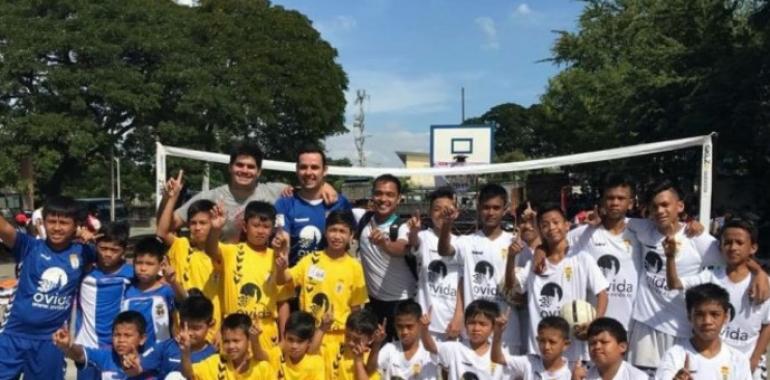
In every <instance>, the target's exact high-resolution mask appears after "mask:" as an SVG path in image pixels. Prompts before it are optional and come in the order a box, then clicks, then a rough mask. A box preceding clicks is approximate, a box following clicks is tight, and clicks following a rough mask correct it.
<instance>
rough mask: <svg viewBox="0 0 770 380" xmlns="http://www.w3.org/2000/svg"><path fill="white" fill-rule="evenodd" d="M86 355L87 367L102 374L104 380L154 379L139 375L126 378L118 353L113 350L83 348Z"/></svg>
mask: <svg viewBox="0 0 770 380" xmlns="http://www.w3.org/2000/svg"><path fill="white" fill-rule="evenodd" d="M83 351H85V353H86V364H85V365H86V367H93V368H96V369H97V370H99V372H101V375H100V378H101V379H102V380H124V379H128V380H144V379H152V378H153V377H152V376H149V375H145V374H142V375H139V376H134V377H128V376H126V374H125V372H123V367H122V365H121V364H122V362H123V360H122V359H121V358H120V355H118V353H117V352H115V351H113V350H112V349H104V348H103V349H98V348H88V347H86V348H83Z"/></svg>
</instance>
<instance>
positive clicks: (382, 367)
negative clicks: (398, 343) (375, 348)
mask: <svg viewBox="0 0 770 380" xmlns="http://www.w3.org/2000/svg"><path fill="white" fill-rule="evenodd" d="M396 354H397V352H396V350H395V349H394V346H393V343H386V344H385V346H384V347H382V349H381V350H380V352H379V354H377V370H378V371H379V373H380V375H381V376H385V375H387V373H386V372H387V370H388V364H389V363H390V358H392V357H395V356H396Z"/></svg>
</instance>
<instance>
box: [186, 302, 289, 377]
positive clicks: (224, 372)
mask: <svg viewBox="0 0 770 380" xmlns="http://www.w3.org/2000/svg"><path fill="white" fill-rule="evenodd" d="M221 333H222V352H220V353H219V354H215V355H211V356H209V357H208V358H207V359H206V360H204V361H202V362H200V363H198V364H196V365H195V367H194V368H193V367H192V366H184V365H183V366H182V375H183V376H184V377H185V378H186V379H190V380H274V379H275V378H276V375H275V371H274V370H273V368H272V367H271V366H270V364H269V363H268V362H266V361H257V360H256V359H254V358H252V357H251V356H250V355H249V346H251V347H256V346H258V345H259V338H258V335H259V334H257V333H256V331H255V330H254V328H253V327H252V324H251V319H250V318H249V316H248V315H246V314H240V313H235V314H230V315H228V316H227V317H226V318H225V319H224V320H223V321H222V332H221ZM180 347H181V348H182V363H185V362H187V363H189V362H190V361H191V360H192V358H191V354H190V351H191V349H190V344H189V341H188V342H185V343H183V342H180Z"/></svg>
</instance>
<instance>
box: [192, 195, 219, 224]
mask: <svg viewBox="0 0 770 380" xmlns="http://www.w3.org/2000/svg"><path fill="white" fill-rule="evenodd" d="M215 205H216V204H215V203H214V202H213V201H211V200H209V199H198V200H197V201H195V202H193V203H192V204H190V207H188V208H187V220H188V221H189V220H190V219H192V218H193V216H195V215H197V214H198V213H201V212H205V213H207V214H208V213H210V212H211V210H213V209H214V206H215Z"/></svg>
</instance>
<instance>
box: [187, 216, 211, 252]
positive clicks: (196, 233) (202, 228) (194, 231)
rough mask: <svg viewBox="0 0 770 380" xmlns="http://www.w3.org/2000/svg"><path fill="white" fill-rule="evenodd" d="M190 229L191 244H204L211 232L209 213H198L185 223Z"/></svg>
mask: <svg viewBox="0 0 770 380" xmlns="http://www.w3.org/2000/svg"><path fill="white" fill-rule="evenodd" d="M187 227H188V228H189V229H190V240H191V241H192V242H193V243H196V244H200V243H205V242H206V239H208V236H209V231H211V213H208V212H199V213H197V214H195V215H193V216H192V218H190V220H188V221H187Z"/></svg>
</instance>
